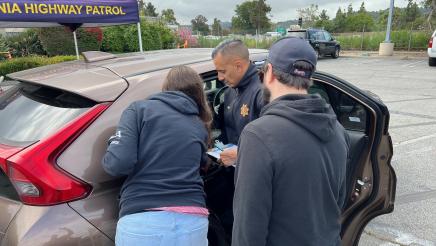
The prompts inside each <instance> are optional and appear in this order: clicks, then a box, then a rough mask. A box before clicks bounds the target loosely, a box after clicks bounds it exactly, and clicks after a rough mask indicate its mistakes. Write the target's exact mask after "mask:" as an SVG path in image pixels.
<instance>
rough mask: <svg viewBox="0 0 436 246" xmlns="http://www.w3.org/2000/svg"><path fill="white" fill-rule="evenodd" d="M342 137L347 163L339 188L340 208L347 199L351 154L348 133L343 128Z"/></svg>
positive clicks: (343, 206) (344, 204)
mask: <svg viewBox="0 0 436 246" xmlns="http://www.w3.org/2000/svg"><path fill="white" fill-rule="evenodd" d="M344 137H345V146H346V153H347V159H346V161H347V163H346V165H345V172H344V175H343V180H342V184H341V187H340V190H339V198H338V206H339V207H340V208H342V210H344V209H345V206H346V199H347V190H348V189H347V185H348V182H347V180H348V179H347V177H349V176H350V173H349V170H350V165H351V156H350V136H349V135H348V133H347V131H345V130H344Z"/></svg>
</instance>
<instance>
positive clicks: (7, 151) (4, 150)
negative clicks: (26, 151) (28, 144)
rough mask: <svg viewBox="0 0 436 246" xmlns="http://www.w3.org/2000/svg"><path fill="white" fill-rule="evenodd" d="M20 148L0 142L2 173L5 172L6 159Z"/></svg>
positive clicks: (0, 166)
mask: <svg viewBox="0 0 436 246" xmlns="http://www.w3.org/2000/svg"><path fill="white" fill-rule="evenodd" d="M21 149H22V148H20V147H11V146H7V145H2V144H0V168H1V169H3V172H4V173H7V167H6V160H7V159H8V158H9V157H10V156H12V155H13V154H15V153H17V152H18V151H20V150H21Z"/></svg>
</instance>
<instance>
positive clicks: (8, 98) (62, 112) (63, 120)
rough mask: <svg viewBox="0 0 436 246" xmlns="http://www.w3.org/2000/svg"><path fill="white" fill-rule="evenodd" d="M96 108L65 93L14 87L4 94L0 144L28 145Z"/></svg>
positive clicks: (0, 105)
mask: <svg viewBox="0 0 436 246" xmlns="http://www.w3.org/2000/svg"><path fill="white" fill-rule="evenodd" d="M94 105H95V102H93V101H91V100H89V99H86V98H82V97H80V96H77V95H74V94H71V93H68V92H65V91H61V90H57V89H53V88H48V87H43V86H38V85H31V84H25V83H19V84H17V85H14V86H12V87H11V88H9V89H7V90H6V91H4V92H3V93H2V94H0V119H1V120H0V144H5V145H12V146H25V145H28V144H30V143H32V142H35V141H38V140H40V139H42V138H44V137H46V136H48V135H50V134H51V133H53V132H55V131H56V130H58V129H60V128H61V127H63V126H64V125H65V124H67V123H68V122H70V121H71V120H72V119H74V118H76V117H77V116H79V115H80V114H82V113H83V112H85V111H86V110H87V109H89V108H91V107H92V106H94Z"/></svg>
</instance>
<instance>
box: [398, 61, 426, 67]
mask: <svg viewBox="0 0 436 246" xmlns="http://www.w3.org/2000/svg"><path fill="white" fill-rule="evenodd" d="M422 62H424V61H422V60H421V61H415V62H412V63H409V64H404V65H402V67H415V66H416V65H418V64H419V63H422Z"/></svg>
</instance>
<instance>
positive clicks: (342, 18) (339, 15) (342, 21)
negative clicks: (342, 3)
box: [333, 7, 347, 32]
mask: <svg viewBox="0 0 436 246" xmlns="http://www.w3.org/2000/svg"><path fill="white" fill-rule="evenodd" d="M346 27H347V14H346V13H345V11H344V12H342V9H341V8H340V7H339V9H338V11H337V12H336V17H335V19H334V20H333V30H334V32H343V31H345V29H346Z"/></svg>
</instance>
